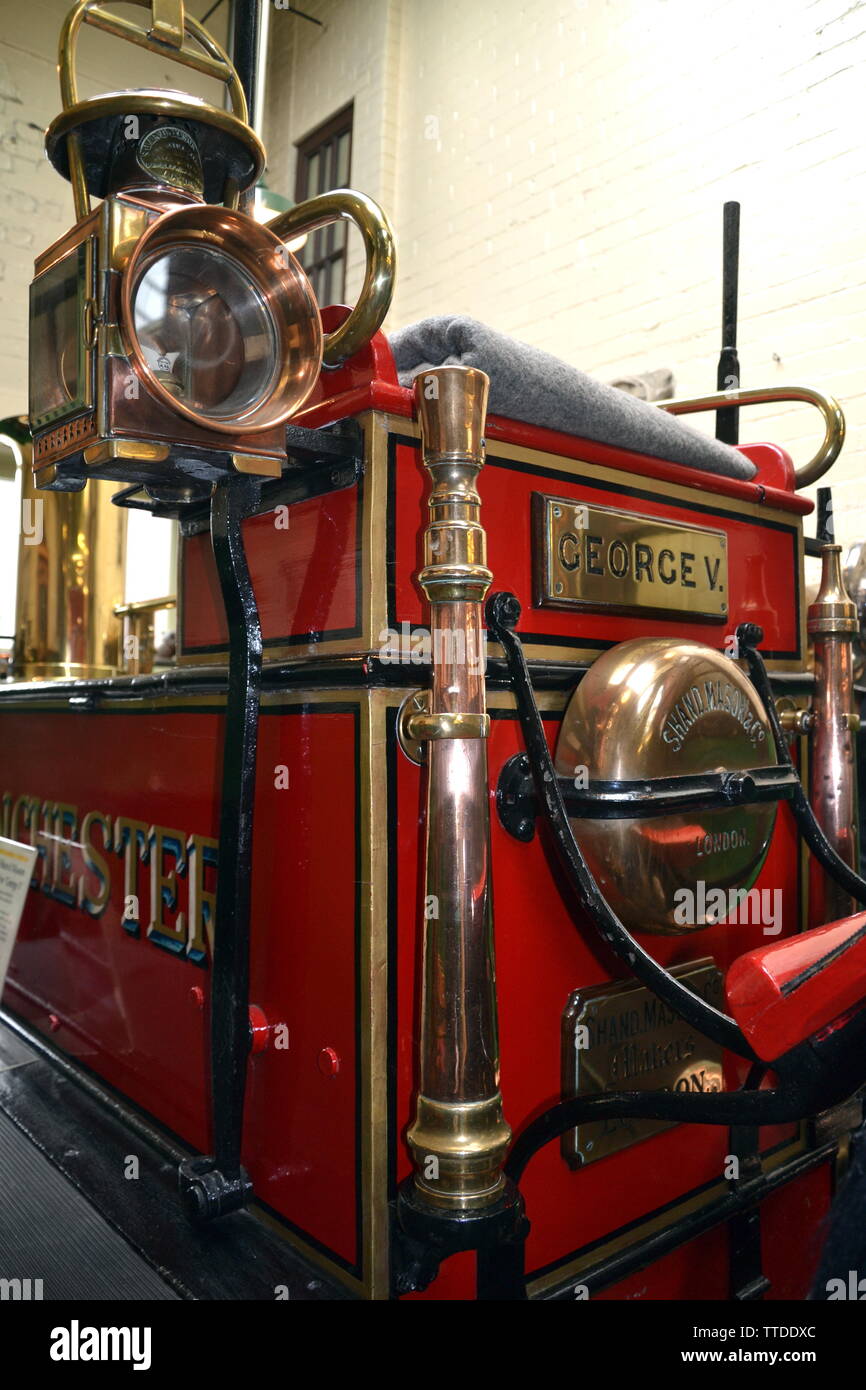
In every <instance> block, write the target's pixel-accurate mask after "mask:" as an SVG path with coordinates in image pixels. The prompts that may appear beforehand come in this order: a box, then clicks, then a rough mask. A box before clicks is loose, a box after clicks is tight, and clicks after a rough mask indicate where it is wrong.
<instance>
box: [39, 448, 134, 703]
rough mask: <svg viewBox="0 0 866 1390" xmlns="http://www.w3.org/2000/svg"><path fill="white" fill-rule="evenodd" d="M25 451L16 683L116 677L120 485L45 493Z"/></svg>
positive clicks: (122, 529)
mask: <svg viewBox="0 0 866 1390" xmlns="http://www.w3.org/2000/svg"><path fill="white" fill-rule="evenodd" d="M31 453H32V446H31V445H30V444H29V443H28V444H24V445H22V455H23V463H22V467H21V491H22V519H23V523H24V533H23V534H22V537H21V545H20V549H19V552H18V592H17V597H16V602H15V648H14V654H13V658H12V672H13V676H14V677H15V678H16V679H17V680H26V681H30V680H55V679H62V678H64V677H75V678H78V679H81V680H84V679H90V678H95V677H98V676H112V675H115V674H116V673H117V670H118V667H119V665H120V621H119V619H118V618H117V617H116V616H115V607H116V605H117V604H119V603H120V602H121V600H122V598H123V583H124V568H125V563H126V520H127V513H126V512H125V511H124V510H123V508H122V507H115V506H114V504H113V503H112V501H111V497H112V493H113V492H114V491H115V489H116V486H117V484H116V483H110V482H91V483H89V484H88V486H87V487H86V488H82V490H81V491H80V492H43V491H41V490H40V489H39V488H37V487H36V484H35V482H34V480H33V469H32V467H31Z"/></svg>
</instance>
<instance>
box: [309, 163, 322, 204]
mask: <svg viewBox="0 0 866 1390" xmlns="http://www.w3.org/2000/svg"><path fill="white" fill-rule="evenodd" d="M320 164H321V160H320V158H319V155H318V153H317V154H313V155H310V157H309V159H308V160H307V197H308V198H313V197H315V195H316V194H317V193H320V192H321V191H322V190H321V189H320V188H319V177H320V173H319V166H320Z"/></svg>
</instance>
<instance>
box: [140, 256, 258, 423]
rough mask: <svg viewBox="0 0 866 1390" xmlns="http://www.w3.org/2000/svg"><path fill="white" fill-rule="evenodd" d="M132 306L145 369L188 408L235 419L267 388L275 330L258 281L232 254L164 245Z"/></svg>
mask: <svg viewBox="0 0 866 1390" xmlns="http://www.w3.org/2000/svg"><path fill="white" fill-rule="evenodd" d="M132 311H133V320H134V326H135V332H136V336H137V338H138V342H139V346H140V348H141V351H142V353H143V355H144V358H145V361H146V362H147V365H148V367H149V369H150V371H151V372H152V373H153V375H154V376H155V377H156V379H157V381H159V382H160V384H161V385H162V386H163V387H164V389H165V390H167V391H169V392H170V393H171V394H172V395H173V396H175V397H176V398H177V400H178V401H180V402H181V403H182V404H183V405H185V406H186V407H187V408H188V409H190V410H194V411H196V412H197V413H198V414H200V415H202V416H204V417H205V418H209V419H213V420H233V419H238V418H239V417H241V416H242V415H244V414H245V413H246V412H247V411H249V410H251V409H252V408H253V407H254V406H256V405H258V404H259V403H260V402H261V401H262V400H263V399H264V398H266V397H267V396H268V394H269V392H270V390H271V389H272V385H273V382H274V379H275V376H276V373H277V367H278V361H277V335H276V332H275V329H274V324H273V320H272V318H271V315H270V313H269V311H268V308H267V306H266V304H265V301H264V298H263V297H262V294H261V292H260V290H259V288H258V286H257V285H256V283H255V281H254V280H253V279H252V277H251V276H250V275H249V274H248V273H247V271H246V270H245V269H244V268H243V267H242V266H241V265H239V264H238V262H237V261H235V260H233V259H232V258H231V256H227V255H226V254H225V253H224V252H222V251H219V250H216V249H212V248H207V247H200V246H174V247H170V248H168V249H167V250H166V251H164V252H163V253H162V254H161V255H159V256H157V257H155V259H154V260H152V261H151V262H150V263H149V264H148V265H147V266H146V268H145V270H144V273H143V274H142V276H141V278H140V279H139V281H138V283H137V284H136V286H135V290H134V292H133V298H132Z"/></svg>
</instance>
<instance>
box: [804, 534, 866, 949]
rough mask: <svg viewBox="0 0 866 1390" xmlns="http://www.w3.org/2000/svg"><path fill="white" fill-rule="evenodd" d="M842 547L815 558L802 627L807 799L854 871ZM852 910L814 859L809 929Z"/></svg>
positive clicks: (850, 621)
mask: <svg viewBox="0 0 866 1390" xmlns="http://www.w3.org/2000/svg"><path fill="white" fill-rule="evenodd" d="M841 554H842V547H841V546H839V545H825V546H823V547H822V551H821V585H820V588H819V589H818V593H817V596H816V598H815V601H814V603H812V604H810V605H809V612H808V620H807V626H808V631H809V636H810V637H811V639H812V642H813V652H814V664H815V696H814V701H813V706H812V715H813V721H812V739H811V747H810V754H809V757H810V761H809V800H810V802H811V804H812V810H813V811H814V812H815V816H816V819H817V821H818V823H819V825H820V826H821V829H822V830H823V831H824V834H825V835H826V836H827V839H828V840H829V841H830V844H831V845H832V847H833V849H834V850H835V851H836V853H837V854H838V855H839V857H840V858H841V859H844V861H845V863H846V864H848V865H849V866H850V867H851V868H852V869H856V868H857V861H858V831H857V785H856V761H855V747H854V737H855V727H856V721H855V717H854V654H853V653H854V649H853V643H854V639H855V637H856V635H857V630H858V621H857V606H856V604H855V603H854V602H853V600H852V599H851V598H849V596H848V593H847V591H846V589H845V583H844V580H843V578H842V567H841ZM858 910H859V908H858V905H857V903H856V902H855V900H854V899H853V898H852V897H851V895H850V894H849V893H846V892H845V890H844V889H843V888H841V887H840V886H839V884H837V883H836V882H835V881H834V880H833V879H831V878H830V877H829V876H828V875H827V874H825V873H824V871H823V870H822V869H821V868H820V866H819V865H818V864H817V862H816V861H815V860H814V859H812V861H811V863H810V870H809V925H810V926H811V927H817V926H822V925H823V924H824V923H825V922H833V921H835V920H836V919H837V918H839V917H847V916H849V915H850V914H851V913H853V912H856V911H858Z"/></svg>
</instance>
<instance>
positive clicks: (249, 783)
mask: <svg viewBox="0 0 866 1390" xmlns="http://www.w3.org/2000/svg"><path fill="white" fill-rule="evenodd" d="M258 22H259V6H258V0H234V4H233V7H232V61H233V62H234V65H235V67H236V69H237V71H238V76H239V77H240V80H241V83H242V84H243V88H244V93H245V95H246V98H247V102H248V103H249V106H250V109H251V110H252V103H253V101H254V99H255V81H256V56H257V42H258ZM258 489H259V483H258V481H257V480H256V479H255V478H249V477H247V476H246V475H244V474H240V473H238V474H234V475H232V476H229V477H227V478H225V479H223V480H222V481H220V482H219V483H217V485H216V487H215V488H214V491H213V496H212V499H211V515H210V532H211V545H212V548H213V554H214V560H215V562H216V570H217V575H218V577H219V582H220V590H221V593H222V599H223V605H224V608H225V614H226V623H227V627H228V638H229V672H228V693H227V697H226V712H225V728H224V734H223V766H222V778H221V799H220V824H219V861H218V878H217V901H216V912H215V922H214V949H213V969H212V976H211V1001H210V1091H211V1094H210V1100H211V1122H212V1127H213V1146H214V1152H213V1157H212V1158H211V1157H199V1158H193V1159H188V1160H186V1161H185V1162H184V1163H182V1164H181V1167H180V1173H179V1179H180V1190H181V1194H182V1196H183V1197H184V1200H185V1202H186V1204H187V1207H188V1210H189V1211H190V1213H191V1214H192V1215H193V1216H195V1217H196V1218H198V1219H199V1220H210V1219H212V1218H213V1217H217V1216H223V1215H225V1214H226V1213H227V1212H230V1211H235V1210H237V1208H239V1207H242V1206H243V1205H244V1204H245V1203H246V1202H247V1201H248V1200H249V1198H250V1197H251V1195H252V1186H251V1184H250V1181H249V1178H248V1177H247V1174H246V1172H245V1171H244V1169H243V1167H242V1166H241V1150H242V1146H243V1125H244V1099H245V1096H246V1084H247V1065H248V1060H249V1052H250V1044H251V1040H252V1035H251V1032H250V1020H249V992H250V910H251V899H252V854H253V812H254V807H255V793H256V749H257V743H258V727H259V695H260V689H261V670H262V634H261V625H260V622H259V612H258V607H257V605H256V596H255V593H254V591H253V586H252V581H251V579H250V573H249V568H248V566H247V557H246V551H245V548H244V537H243V521H244V518H245V517H246V516H249V515H250V514H251V512H252V511H253V510H254V509H255V505H256V501H257V498H258Z"/></svg>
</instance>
